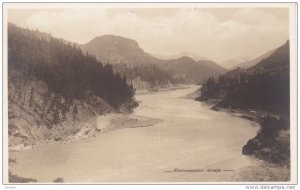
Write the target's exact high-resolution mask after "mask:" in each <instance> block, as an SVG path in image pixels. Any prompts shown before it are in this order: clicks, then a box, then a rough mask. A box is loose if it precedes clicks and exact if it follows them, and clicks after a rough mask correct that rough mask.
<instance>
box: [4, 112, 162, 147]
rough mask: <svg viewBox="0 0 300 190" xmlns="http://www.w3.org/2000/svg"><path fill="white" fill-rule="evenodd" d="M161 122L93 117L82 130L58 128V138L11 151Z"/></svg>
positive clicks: (124, 116) (135, 117) (129, 117)
mask: <svg viewBox="0 0 300 190" xmlns="http://www.w3.org/2000/svg"><path fill="white" fill-rule="evenodd" d="M160 122H162V120H160V119H153V118H149V117H144V116H138V115H131V114H120V113H112V114H107V115H100V116H97V117H93V118H92V119H90V120H88V121H87V122H84V123H83V122H82V123H81V127H80V128H78V127H74V128H75V129H71V128H73V126H64V128H61V126H57V127H55V128H54V129H52V132H53V131H55V133H57V134H58V135H57V137H56V138H54V139H48V140H39V139H37V140H36V141H34V142H33V143H32V144H27V143H24V144H19V145H17V146H13V147H9V151H19V150H27V149H33V148H38V147H42V146H43V145H47V144H59V143H70V142H74V141H77V140H80V139H85V138H89V137H95V136H97V135H100V134H102V133H106V132H109V131H112V130H116V129H121V128H136V127H148V126H153V125H156V124H158V123H160Z"/></svg>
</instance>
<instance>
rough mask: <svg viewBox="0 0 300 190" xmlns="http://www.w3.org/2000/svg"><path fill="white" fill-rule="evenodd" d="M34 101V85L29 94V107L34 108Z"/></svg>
mask: <svg viewBox="0 0 300 190" xmlns="http://www.w3.org/2000/svg"><path fill="white" fill-rule="evenodd" d="M33 101H34V89H33V87H32V88H31V90H30V96H29V107H30V108H32V107H33V103H34V102H33Z"/></svg>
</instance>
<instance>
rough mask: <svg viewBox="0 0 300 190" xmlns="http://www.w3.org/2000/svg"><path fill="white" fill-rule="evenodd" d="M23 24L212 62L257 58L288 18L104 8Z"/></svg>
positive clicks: (53, 13)
mask: <svg viewBox="0 0 300 190" xmlns="http://www.w3.org/2000/svg"><path fill="white" fill-rule="evenodd" d="M11 19H12V20H13V18H11ZM17 24H18V23H17ZM23 25H26V26H27V27H30V28H38V29H39V30H41V31H45V32H50V33H52V34H53V35H54V36H56V37H60V38H64V39H66V40H69V41H72V42H78V43H86V42H87V41H89V40H91V39H93V38H94V37H96V36H100V35H104V34H115V35H121V36H124V37H128V38H132V39H135V40H137V41H138V43H139V44H140V46H141V47H142V48H143V49H144V50H145V51H146V52H149V53H155V54H166V55H170V54H176V53H178V52H184V51H186V52H196V53H197V54H199V55H200V56H205V57H207V58H210V59H212V60H216V61H222V60H226V59H233V58H237V57H253V56H257V55H259V54H263V53H264V52H267V51H268V50H270V49H273V48H275V47H278V46H279V45H280V44H282V43H284V41H285V40H287V39H288V18H285V19H279V18H277V17H275V16H274V15H272V14H271V13H270V12H264V11H262V10H259V9H238V10H237V11H236V12H234V13H233V14H232V17H231V18H230V19H227V20H224V21H220V20H218V18H217V17H216V16H215V15H214V14H212V13H210V12H209V11H205V9H178V11H177V12H175V13H174V14H172V15H164V14H160V15H153V16H152V17H151V16H147V17H146V16H143V10H142V9H141V10H138V11H129V9H120V10H119V11H114V12H113V14H112V13H111V11H110V10H109V9H64V10H41V11H36V12H34V13H33V14H31V16H29V17H28V18H26V22H25V23H23Z"/></svg>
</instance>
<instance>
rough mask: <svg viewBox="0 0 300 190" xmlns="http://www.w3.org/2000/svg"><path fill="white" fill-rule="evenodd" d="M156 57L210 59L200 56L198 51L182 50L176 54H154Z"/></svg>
mask: <svg viewBox="0 0 300 190" xmlns="http://www.w3.org/2000/svg"><path fill="white" fill-rule="evenodd" d="M152 55H153V56H154V57H157V58H159V59H164V60H169V59H178V58H181V57H190V58H192V59H193V60H195V61H201V60H209V59H208V58H206V57H203V56H200V55H198V54H196V53H191V52H180V53H177V54H174V55H160V54H152Z"/></svg>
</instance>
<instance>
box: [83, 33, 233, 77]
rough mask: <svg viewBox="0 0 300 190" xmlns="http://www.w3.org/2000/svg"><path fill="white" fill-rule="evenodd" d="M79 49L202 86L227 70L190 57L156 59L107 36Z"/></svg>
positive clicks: (125, 40) (129, 41) (123, 40)
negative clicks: (162, 72)
mask: <svg viewBox="0 0 300 190" xmlns="http://www.w3.org/2000/svg"><path fill="white" fill-rule="evenodd" d="M79 46H80V47H81V49H82V50H83V51H84V52H88V53H89V54H94V55H95V56H96V58H97V59H98V60H99V61H101V62H103V63H110V64H112V65H114V64H126V65H128V66H129V67H135V66H142V65H148V66H149V65H155V66H157V67H158V68H159V69H163V70H164V71H166V72H168V73H169V74H171V76H172V77H173V78H174V79H175V80H177V81H179V82H183V83H201V82H203V81H205V80H206V79H207V78H208V77H210V76H218V75H220V74H222V73H224V72H226V71H227V70H226V69H225V68H223V67H221V66H219V65H218V64H217V63H215V62H213V61H209V60H199V61H197V60H194V59H192V58H190V57H187V56H182V57H179V58H175V59H167V60H165V59H161V58H157V57H154V56H153V55H151V54H149V53H147V52H145V51H144V50H143V49H142V48H141V47H140V46H139V44H138V43H137V42H136V41H135V40H132V39H128V38H124V37H121V36H114V35H104V36H100V37H96V38H94V39H93V40H91V41H90V42H88V43H86V44H82V45H79ZM199 59H200V58H199Z"/></svg>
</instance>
